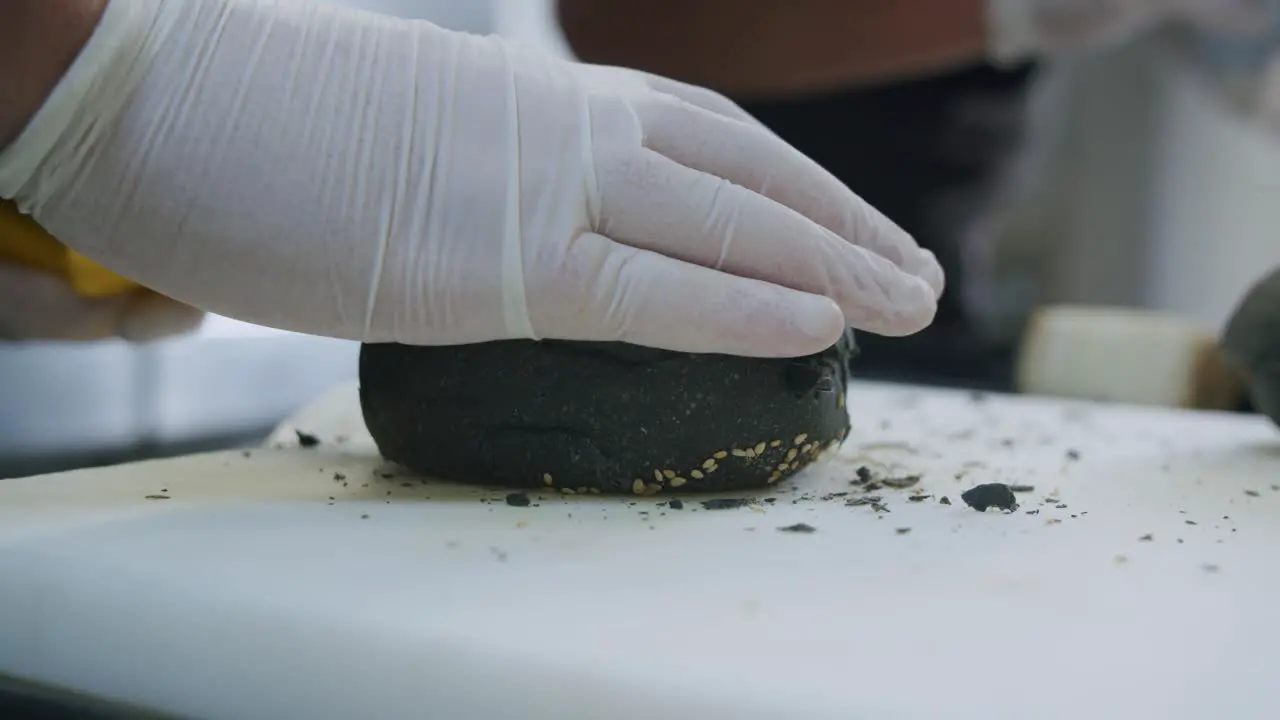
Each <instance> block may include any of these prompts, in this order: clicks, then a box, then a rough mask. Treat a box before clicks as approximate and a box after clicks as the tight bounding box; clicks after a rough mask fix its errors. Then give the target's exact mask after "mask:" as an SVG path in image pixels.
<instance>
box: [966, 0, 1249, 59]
mask: <svg viewBox="0 0 1280 720" xmlns="http://www.w3.org/2000/svg"><path fill="white" fill-rule="evenodd" d="M1270 1H1271V0H987V27H988V30H987V35H988V38H989V41H990V47H991V54H992V56H993V57H994V58H995V59H997V60H999V61H1003V62H1016V61H1018V60H1021V59H1024V58H1026V57H1027V56H1029V55H1032V54H1036V53H1047V54H1054V53H1060V52H1068V51H1073V50H1080V49H1084V48H1087V47H1091V46H1098V45H1106V44H1110V43H1117V42H1121V41H1123V40H1126V39H1128V38H1130V37H1132V36H1134V35H1136V34H1138V33H1140V32H1142V31H1144V30H1147V29H1149V28H1151V27H1154V26H1156V25H1159V24H1162V23H1164V22H1183V23H1190V24H1193V25H1198V26H1201V27H1205V28H1209V29H1214V30H1218V31H1221V32H1242V33H1247V32H1250V31H1253V30H1257V29H1260V28H1261V27H1263V26H1264V24H1265V23H1266V21H1267V19H1268V14H1269V12H1270V10H1269V7H1268V6H1269V4H1270Z"/></svg>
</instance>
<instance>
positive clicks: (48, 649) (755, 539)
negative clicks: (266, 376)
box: [0, 386, 1280, 720]
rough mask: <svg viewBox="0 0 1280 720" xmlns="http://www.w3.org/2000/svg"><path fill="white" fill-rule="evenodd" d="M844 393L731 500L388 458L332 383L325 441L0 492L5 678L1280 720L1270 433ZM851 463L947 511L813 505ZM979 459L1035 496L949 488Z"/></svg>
mask: <svg viewBox="0 0 1280 720" xmlns="http://www.w3.org/2000/svg"><path fill="white" fill-rule="evenodd" d="M850 406H851V408H853V409H854V411H855V413H856V417H857V418H860V420H859V421H858V422H857V424H856V426H855V431H854V434H853V436H852V439H851V441H850V442H849V443H848V444H847V446H846V447H845V448H844V450H843V451H842V452H841V454H840V455H839V456H838V457H836V458H833V459H832V460H831V461H830V462H829V463H827V464H824V465H822V466H818V467H815V468H813V469H812V470H811V471H810V472H808V473H807V474H806V475H805V476H804V477H803V478H802V479H800V480H798V481H797V482H796V483H794V484H793V485H788V486H784V487H781V488H777V492H776V493H774V494H766V496H773V497H778V498H780V499H779V500H778V501H777V502H776V504H772V505H770V504H761V505H759V506H757V507H753V508H752V507H748V508H742V509H738V510H725V511H715V512H711V511H705V510H700V509H699V510H696V511H695V509H696V508H697V503H696V502H694V501H693V498H686V509H684V510H681V511H676V510H670V509H667V508H665V507H664V503H665V502H666V499H665V498H663V497H657V498H646V499H634V498H621V499H613V498H604V497H599V496H586V497H576V496H575V497H565V498H558V497H556V498H541V499H538V500H536V501H535V502H536V504H537V505H538V506H537V507H528V508H513V507H508V506H506V505H505V504H504V503H503V501H502V497H503V493H484V492H482V491H476V490H469V489H461V488H457V487H453V486H448V485H444V484H441V483H429V484H425V485H423V484H419V483H416V482H411V481H407V480H405V479H404V478H400V477H393V478H390V479H385V478H382V477H381V476H380V475H379V474H378V470H379V468H380V464H379V462H378V460H377V459H376V456H375V454H374V453H373V451H372V447H371V445H370V443H369V440H368V438H367V436H363V435H362V433H361V432H360V431H361V423H360V420H359V414H358V408H357V404H356V400H355V393H354V389H353V388H351V387H346V388H343V389H341V390H339V391H337V392H336V394H334V395H332V396H329V397H328V398H326V399H325V400H324V401H323V402H321V403H319V404H318V405H317V406H315V407H312V408H309V409H308V410H307V411H306V412H304V413H303V414H302V415H301V416H300V418H299V419H298V424H299V425H300V426H301V427H303V428H304V429H306V430H308V431H312V432H316V433H318V434H320V436H321V437H322V438H323V440H324V442H323V443H322V444H321V446H320V447H318V448H315V449H311V450H301V449H296V448H286V449H277V450H265V449H264V450H260V451H255V452H254V453H252V455H251V457H248V458H246V457H242V456H241V455H240V454H238V453H227V454H215V455H208V456H202V457H190V458H185V459H180V460H174V461H162V462H154V463H148V464H143V465H135V466H124V467H118V468H111V469H105V470H98V471H93V472H80V473H71V474H66V475H60V476H47V477H43V478H33V479H28V480H19V481H7V482H4V483H0V577H3V578H4V582H3V583H0V671H3V672H14V673H18V674H20V675H25V676H29V677H32V678H36V679H40V680H45V681H50V682H55V683H60V684H64V685H69V686H73V687H76V688H79V689H82V690H88V691H92V692H97V693H104V694H109V695H113V696H117V697H120V698H123V699H130V700H134V701H141V702H143V703H144V704H148V705H153V706H158V707H161V708H166V709H170V710H175V711H179V712H185V713H188V714H190V715H194V716H199V717H206V718H247V717H310V718H350V717H368V718H390V717H410V716H414V717H441V718H458V717H467V718H506V717H521V718H560V719H563V718H579V717H580V718H606V717H607V718H632V717H635V718H640V717H647V718H652V717H701V718H706V717H779V718H803V717H840V718H851V717H859V718H896V717H930V718H950V717H956V718H959V717H966V718H968V717H972V718H982V719H983V720H991V719H995V718H1026V717H1036V718H1080V717H1144V718H1154V717H1159V718H1166V719H1167V718H1223V717H1229V718H1263V717H1267V718H1270V717H1274V716H1275V707H1276V703H1277V702H1278V701H1280V686H1277V685H1276V683H1275V682H1274V677H1273V670H1274V668H1275V667H1276V666H1277V663H1280V624H1277V623H1276V622H1275V621H1274V610H1275V599H1276V598H1277V597H1280V574H1277V573H1276V572H1275V569H1274V568H1275V557H1274V548H1275V547H1276V544H1277V541H1280V523H1277V522H1276V520H1275V515H1276V514H1277V512H1278V511H1280V492H1276V491H1274V490H1272V489H1271V486H1270V483H1274V482H1278V481H1280V434H1278V433H1277V432H1276V431H1275V430H1274V429H1273V428H1272V427H1271V426H1269V425H1268V424H1266V423H1265V422H1264V421H1262V420H1260V419H1256V418H1243V417H1232V416H1226V415H1194V414H1167V413H1161V412H1157V411H1140V410H1126V409H1115V408H1112V409H1108V408H1106V407H1103V406H1096V405H1085V404H1078V405H1065V404H1060V403H1051V402H1047V401H1033V400H1025V399H1023V400H1019V399H1004V398H999V397H991V398H989V399H985V400H974V399H971V398H970V396H968V395H966V394H961V393H942V392H932V391H930V392H924V391H914V390H910V389H891V388H886V387H877V386H857V387H855V388H854V389H853V391H852V392H851V394H850ZM291 434H292V432H291V430H290V429H289V428H284V429H283V430H282V433H281V437H285V438H287V437H289V436H290V435H291ZM338 435H344V436H348V437H349V438H350V439H347V440H345V442H339V441H338V440H339V438H338V437H337V436H338ZM1072 449H1074V450H1077V451H1078V452H1079V453H1080V457H1079V459H1078V460H1075V461H1072V460H1070V459H1069V458H1068V457H1067V454H1068V451H1069V450H1072ZM864 463H871V464H873V465H874V464H876V463H884V464H886V465H887V466H889V467H890V469H891V470H892V471H894V472H912V473H915V472H919V473H923V474H924V480H923V481H922V483H921V486H920V488H919V489H923V490H924V491H926V492H928V493H933V494H938V495H941V494H945V495H947V496H949V497H950V498H951V500H952V501H953V504H952V505H950V506H944V505H941V504H939V503H937V502H936V501H935V500H934V499H930V500H926V501H923V502H919V503H911V502H909V501H908V500H907V499H906V496H907V495H908V494H910V493H911V492H913V491H918V490H919V489H913V490H908V491H893V490H887V491H883V492H882V493H880V494H882V495H883V496H884V502H885V503H886V504H887V506H888V508H889V510H890V512H889V513H882V514H877V513H875V512H874V511H873V510H872V509H870V508H869V507H866V506H862V507H847V506H846V505H845V504H844V502H843V499H842V498H831V499H828V500H822V499H821V496H822V495H823V494H824V493H827V492H831V491H850V490H852V489H853V488H851V487H850V486H849V484H848V479H849V478H850V477H851V476H852V475H853V473H854V470H855V468H856V467H857V466H859V465H861V464H864ZM334 473H342V474H344V475H345V476H346V484H345V485H343V484H342V483H341V482H336V481H335V480H334ZM983 481H1006V482H1015V483H1029V484H1034V485H1035V486H1036V491H1035V492H1034V493H1031V494H1030V495H1028V496H1026V497H1024V504H1025V507H1024V509H1025V508H1032V509H1036V510H1039V513H1038V514H1036V515H1028V514H1025V512H1023V511H1019V512H1017V513H1016V514H1012V515H1005V514H999V513H995V512H991V513H987V514H979V513H977V512H974V511H973V510H970V509H968V508H966V507H965V506H963V504H961V503H960V500H959V493H960V491H962V490H963V489H965V488H966V487H968V486H970V485H971V484H974V483H978V482H983ZM1246 491H1256V492H1257V493H1259V496H1258V497H1253V496H1251V495H1249V494H1246ZM159 493H167V494H168V495H169V496H170V497H171V499H169V500H146V499H144V496H146V495H149V494H159ZM1050 493H1052V494H1054V495H1056V496H1057V497H1058V498H1059V499H1060V501H1061V503H1064V504H1066V505H1067V507H1066V508H1057V507H1056V506H1055V505H1054V504H1052V503H1051V504H1048V505H1046V504H1043V499H1044V498H1045V497H1046V495H1048V494H1050ZM855 494H856V493H855ZM481 497H492V498H494V499H495V500H496V502H491V503H486V502H479V501H478V500H477V498H481ZM762 497H764V496H762ZM806 498H807V499H806ZM792 500H796V502H795V503H794V504H793V503H792ZM642 511H648V513H649V514H648V515H647V516H645V515H642V514H641V513H642ZM1184 512H1185V514H1184ZM365 515H367V516H368V517H367V518H365V517H363V516H365ZM1073 515H1075V517H1073ZM1227 517H1229V518H1230V519H1226V518H1227ZM1051 520H1060V521H1061V522H1060V523H1056V524H1047V523H1048V522H1049V521H1051ZM801 521H802V522H806V523H809V524H811V525H813V526H815V527H817V532H816V533H813V534H808V535H805V534H788V533H782V532H778V531H777V530H776V528H778V527H780V526H785V525H789V524H792V523H795V522H801ZM1188 521H1192V522H1195V523H1197V524H1195V525H1191V524H1188ZM903 527H909V528H911V532H910V533H908V534H898V533H897V532H896V529H897V528H903ZM1147 533H1152V534H1153V538H1154V539H1153V540H1152V541H1150V542H1143V541H1140V540H1139V538H1140V536H1142V535H1144V534H1147ZM1179 541H1181V542H1179ZM1120 557H1123V558H1125V561H1123V562H1122V561H1120V560H1118V558H1120ZM1207 564H1212V565H1214V566H1216V568H1217V570H1216V572H1215V571H1211V570H1209V569H1206V567H1205V566H1206V565H1207Z"/></svg>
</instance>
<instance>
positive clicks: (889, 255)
mask: <svg viewBox="0 0 1280 720" xmlns="http://www.w3.org/2000/svg"><path fill="white" fill-rule="evenodd" d="M637 112H638V113H639V115H640V118H641V123H642V125H643V126H644V128H645V143H644V144H645V146H646V147H648V148H649V149H651V150H653V151H655V152H657V153H660V154H662V155H665V156H666V157H668V158H671V159H672V160H674V161H676V162H678V163H680V164H681V165H685V166H687V167H690V168H693V169H695V170H700V171H702V172H704V173H709V174H711V175H715V176H717V177H720V178H724V179H725V180H728V181H730V182H732V183H734V184H736V185H740V186H742V187H744V188H747V189H749V190H751V191H754V192H756V193H759V194H760V195H763V196H765V197H767V198H769V199H771V200H773V201H775V202H777V203H780V204H782V205H785V206H786V207H788V208H791V209H792V210H794V211H796V212H797V213H799V214H800V215H803V216H804V217H807V218H809V219H811V220H812V221H814V222H816V223H817V224H819V225H821V226H822V227H825V228H827V229H828V230H830V231H831V232H833V233H835V234H836V235H838V236H840V237H841V238H844V239H845V240H846V241H848V242H850V243H853V244H855V245H858V246H860V247H864V248H866V249H868V250H870V251H871V252H873V253H875V254H877V255H880V256H881V257H884V258H886V259H888V260H889V261H890V262H892V263H893V264H895V265H897V266H898V267H900V268H902V270H903V272H907V273H910V274H912V275H915V276H916V277H919V278H920V279H921V280H924V281H925V283H926V284H928V285H929V286H930V287H931V288H933V291H934V295H935V297H937V296H938V295H941V293H942V290H943V287H944V279H943V272H942V268H941V266H939V265H938V261H937V258H935V257H934V256H933V253H930V252H927V251H924V250H922V249H921V248H920V246H919V245H917V244H916V242H915V240H914V239H912V237H911V236H910V235H908V234H907V233H906V232H905V231H904V230H902V228H900V227H898V226H897V224H895V223H894V222H893V221H892V220H890V219H889V218H887V217H885V216H884V215H883V214H881V213H880V212H879V211H878V210H876V209H875V208H873V207H871V206H870V205H869V204H867V203H866V202H865V201H864V200H862V198H860V197H858V196H857V195H855V194H854V193H853V191H851V190H850V189H849V188H848V187H846V186H845V185H844V184H843V183H841V182H840V181H839V180H837V179H836V178H835V176H833V175H831V173H829V172H827V171H826V170H824V169H822V167H821V166H819V165H818V164H817V163H815V162H814V161H812V160H810V159H809V158H807V157H805V156H804V155H803V154H801V153H800V152H799V151H797V150H796V149H794V148H792V147H791V146H790V145H788V144H787V143H786V142H784V141H783V140H782V139H780V138H778V137H777V136H776V135H773V134H772V133H770V132H769V131H767V130H764V129H761V128H760V127H757V126H752V125H749V124H746V123H742V122H734V121H732V120H728V119H726V118H724V117H722V116H719V115H716V114H715V113H712V112H710V111H708V110H705V109H703V108H700V107H695V106H692V105H690V104H689V103H687V102H683V101H681V100H679V99H670V98H656V99H655V100H654V101H653V102H646V103H641V104H640V105H639V107H638V109H637Z"/></svg>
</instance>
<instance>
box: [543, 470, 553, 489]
mask: <svg viewBox="0 0 1280 720" xmlns="http://www.w3.org/2000/svg"><path fill="white" fill-rule="evenodd" d="M554 482H555V478H553V477H551V473H542V484H543V485H546V486H547V487H551V485H552V484H553V483H554Z"/></svg>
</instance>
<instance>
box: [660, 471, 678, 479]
mask: <svg viewBox="0 0 1280 720" xmlns="http://www.w3.org/2000/svg"><path fill="white" fill-rule="evenodd" d="M675 476H676V471H675V470H663V471H662V477H660V478H658V482H662V478H666V479H668V480H670V479H671V478H673V477H675Z"/></svg>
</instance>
